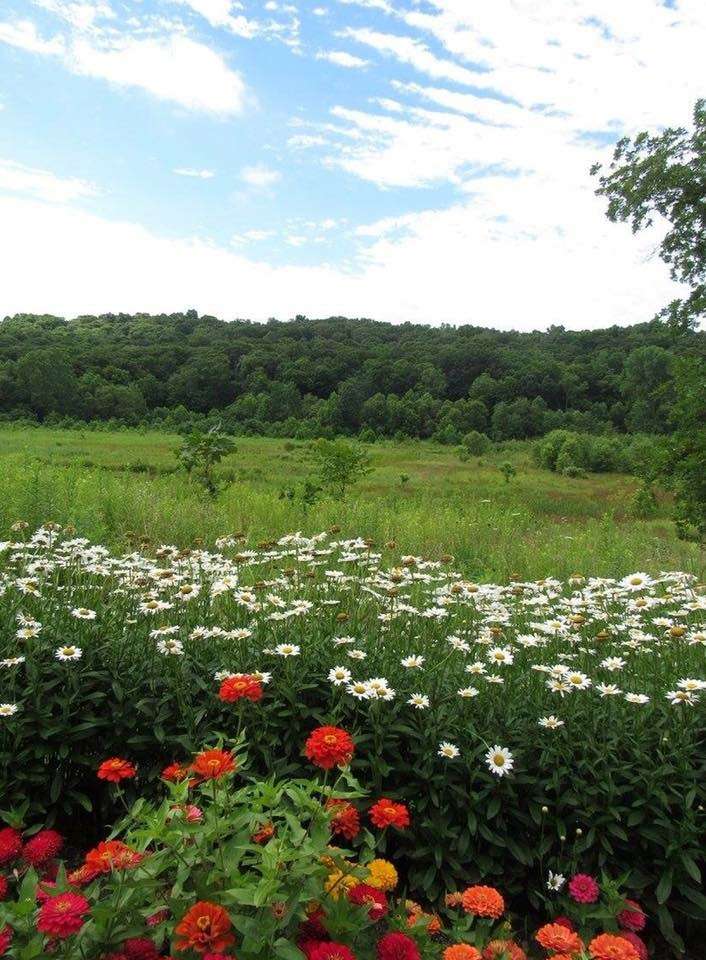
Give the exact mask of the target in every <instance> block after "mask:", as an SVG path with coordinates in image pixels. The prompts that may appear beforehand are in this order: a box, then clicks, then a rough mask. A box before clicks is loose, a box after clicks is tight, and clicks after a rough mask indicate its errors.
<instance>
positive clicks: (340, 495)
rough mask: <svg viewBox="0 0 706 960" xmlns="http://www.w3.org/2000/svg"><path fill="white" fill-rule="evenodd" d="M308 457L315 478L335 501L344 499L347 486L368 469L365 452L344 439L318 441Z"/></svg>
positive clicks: (355, 481)
mask: <svg viewBox="0 0 706 960" xmlns="http://www.w3.org/2000/svg"><path fill="white" fill-rule="evenodd" d="M311 460H312V464H313V468H314V473H315V477H316V479H317V480H318V481H319V482H320V483H321V485H322V487H324V489H326V490H327V491H328V492H329V494H330V496H332V497H333V498H334V499H336V500H345V499H346V494H347V493H348V490H349V488H350V487H352V486H353V485H354V484H356V483H359V482H360V481H361V480H363V479H364V478H365V477H367V476H368V474H369V473H370V472H371V470H372V467H371V465H370V455H369V454H368V452H367V451H366V450H365V449H364V448H363V447H361V446H360V445H358V444H355V443H351V442H349V441H347V440H318V441H317V442H316V443H315V444H314V445H313V446H312V448H311Z"/></svg>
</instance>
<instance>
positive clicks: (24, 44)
mask: <svg viewBox="0 0 706 960" xmlns="http://www.w3.org/2000/svg"><path fill="white" fill-rule="evenodd" d="M0 43H7V44H9V45H10V46H11V47H19V48H20V49H22V50H28V51H30V52H31V53H42V54H56V55H59V54H61V53H63V51H64V41H63V39H62V38H61V37H58V36H57V37H52V38H51V39H49V40H45V39H43V38H42V37H40V36H39V34H38V32H37V28H36V26H35V25H34V24H33V23H32V22H31V21H30V20H18V21H17V22H15V23H0Z"/></svg>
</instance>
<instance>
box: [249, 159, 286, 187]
mask: <svg viewBox="0 0 706 960" xmlns="http://www.w3.org/2000/svg"><path fill="white" fill-rule="evenodd" d="M281 177H282V175H281V174H280V173H279V171H277V170H271V169H270V168H269V167H266V166H264V165H263V164H261V163H259V164H256V165H255V166H252V167H243V169H242V170H241V171H240V179H241V180H242V181H243V182H244V183H247V185H248V186H249V187H272V186H274V185H275V184H276V183H277V182H278V181H279V180H280V179H281Z"/></svg>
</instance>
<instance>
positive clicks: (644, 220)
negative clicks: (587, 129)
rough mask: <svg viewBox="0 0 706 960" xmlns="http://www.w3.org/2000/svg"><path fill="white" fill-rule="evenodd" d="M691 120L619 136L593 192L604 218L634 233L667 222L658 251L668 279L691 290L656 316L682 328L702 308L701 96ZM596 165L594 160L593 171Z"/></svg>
mask: <svg viewBox="0 0 706 960" xmlns="http://www.w3.org/2000/svg"><path fill="white" fill-rule="evenodd" d="M693 121H694V122H693V129H692V130H691V131H689V130H686V129H684V128H682V127H679V128H673V127H669V128H667V129H666V130H664V131H662V132H661V133H658V134H652V135H651V134H649V133H647V132H642V133H639V134H638V135H637V136H636V137H635V138H634V139H630V138H629V137H624V138H623V139H622V140H620V141H619V142H618V144H617V146H616V148H615V153H614V155H613V160H612V162H611V164H610V166H609V167H608V171H607V172H606V173H604V174H603V175H602V176H601V177H600V187H599V189H598V190H597V191H596V192H597V193H598V194H600V195H601V196H604V197H607V198H608V218H609V219H610V220H612V221H627V222H629V223H630V224H631V225H632V229H633V232H634V233H636V232H637V231H639V230H642V229H645V228H647V227H650V226H651V225H652V223H653V222H654V221H655V219H659V220H660V221H666V222H667V223H668V224H669V225H670V226H669V229H668V230H667V232H666V233H665V236H664V239H663V240H662V242H661V244H660V248H659V249H660V256H661V258H662V260H664V262H665V263H667V264H669V267H670V270H671V275H672V278H673V279H674V280H677V281H679V282H681V283H684V284H687V285H688V286H689V287H691V293H690V294H689V296H688V297H685V298H684V299H681V300H673V301H672V302H671V303H670V304H669V306H667V307H665V309H664V310H663V311H662V312H661V316H664V317H666V318H667V319H668V320H669V322H670V323H671V324H672V325H673V326H674V327H675V328H676V329H678V330H681V331H683V330H688V329H689V328H692V327H694V326H695V325H696V323H698V320H699V317H700V316H702V314H704V313H706V244H704V236H703V235H704V216H703V198H704V190H705V189H706V174H705V173H704V170H705V169H706V101H704V100H699V101H697V103H696V105H695V107H694V115H693ZM601 169H602V168H601V166H600V164H597V165H596V166H594V168H593V170H592V173H594V174H598V173H600V172H601Z"/></svg>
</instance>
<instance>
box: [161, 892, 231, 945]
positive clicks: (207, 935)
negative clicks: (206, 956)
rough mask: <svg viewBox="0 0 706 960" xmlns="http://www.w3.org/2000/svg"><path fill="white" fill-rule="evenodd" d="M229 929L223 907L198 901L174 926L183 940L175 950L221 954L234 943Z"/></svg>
mask: <svg viewBox="0 0 706 960" xmlns="http://www.w3.org/2000/svg"><path fill="white" fill-rule="evenodd" d="M230 928H231V923H230V917H229V916H228V914H227V912H226V911H225V910H224V909H223V907H219V906H218V904H217V903H209V901H208V900H199V902H198V903H195V904H194V905H193V907H191V909H190V910H187V912H186V913H185V914H184V916H183V917H182V919H181V920H180V921H179V923H178V924H177V925H176V928H175V932H176V933H178V934H179V936H180V937H183V938H184V939H183V940H180V941H179V942H178V943H177V944H176V949H177V950H195V951H196V952H197V953H205V952H206V951H207V950H208V952H209V953H222V952H223V950H225V949H226V947H229V946H230V945H231V944H232V943H233V942H234V941H235V937H234V936H233V934H232V933H231V932H230Z"/></svg>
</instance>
